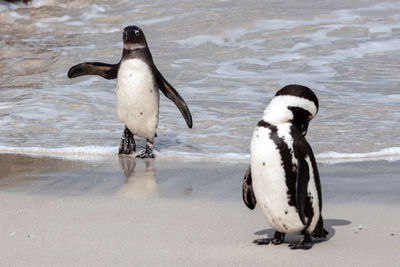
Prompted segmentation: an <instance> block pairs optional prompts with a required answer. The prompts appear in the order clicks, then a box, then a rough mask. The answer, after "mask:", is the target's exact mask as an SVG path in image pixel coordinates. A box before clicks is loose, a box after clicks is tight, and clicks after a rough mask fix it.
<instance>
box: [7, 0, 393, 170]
mask: <svg viewBox="0 0 400 267" xmlns="http://www.w3.org/2000/svg"><path fill="white" fill-rule="evenodd" d="M127 25H138V26H140V27H141V28H142V29H143V30H144V32H145V34H146V37H147V42H148V44H149V47H150V50H151V52H152V54H153V58H154V61H155V63H156V65H157V66H158V68H159V70H160V71H161V72H162V73H163V75H164V77H165V78H166V79H167V80H168V81H169V82H170V83H171V84H172V85H173V86H174V87H175V89H177V90H178V92H179V93H180V94H181V95H182V96H183V98H184V99H185V100H186V102H187V104H188V106H189V108H190V110H191V112H192V115H193V123H194V127H193V129H188V128H187V127H186V124H185V122H184V120H183V118H182V117H181V115H180V113H179V111H178V109H177V108H176V107H175V106H174V104H173V103H172V102H170V101H169V100H168V99H167V98H165V97H164V96H162V97H161V101H160V122H159V126H158V130H157V133H158V138H156V141H155V148H156V150H157V155H158V157H160V158H179V159H206V160H207V159H215V160H228V161H229V160H239V161H248V159H249V143H250V138H251V134H252V131H253V128H254V126H255V125H256V124H257V122H258V121H259V120H260V118H261V116H262V112H263V110H264V109H265V107H266V106H267V104H268V102H269V101H270V99H271V97H272V96H273V95H274V93H275V92H276V91H277V90H278V89H280V88H281V87H283V86H285V85H287V84H292V83H297V84H303V85H306V86H309V87H310V88H312V89H313V90H314V92H315V93H316V94H317V96H318V97H319V100H320V110H319V113H318V115H317V117H316V118H315V119H314V120H313V121H312V122H311V124H310V128H309V132H308V135H307V139H308V141H309V142H310V144H311V145H312V147H313V150H314V152H315V154H316V155H317V158H318V159H319V160H325V161H331V162H334V161H337V160H344V161H346V160H369V159H376V158H379V159H382V158H383V159H388V160H396V159H399V158H400V66H399V62H400V1H385V2H382V1H369V0H366V1H356V2H354V3H350V2H349V1H345V0H333V1H318V2H315V1H305V0H300V1H291V0H289V1H256V0H254V1H185V2H181V1H172V0H167V1H151V2H150V1H128V0H115V1H93V0H77V1H67V0H61V1H52V0H33V1H32V3H31V4H30V5H28V6H26V5H23V4H9V3H5V2H3V1H0V152H3V153H23V154H46V155H53V156H62V157H70V158H94V157H103V156H114V155H116V153H117V150H118V145H119V142H120V137H121V135H122V132H123V129H124V125H123V123H121V122H120V121H119V119H118V116H117V112H116V92H115V84H116V81H115V80H105V79H103V78H101V77H98V76H84V77H79V78H76V79H68V78H67V71H68V69H69V68H70V67H71V66H73V65H75V64H77V63H80V62H83V61H100V62H107V63H116V62H118V61H119V60H120V57H121V52H122V29H123V28H124V27H125V26H127ZM144 143H145V140H143V139H140V138H137V144H138V147H139V149H140V148H143V147H144Z"/></svg>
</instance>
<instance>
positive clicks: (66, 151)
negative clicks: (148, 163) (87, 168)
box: [0, 145, 118, 160]
mask: <svg viewBox="0 0 400 267" xmlns="http://www.w3.org/2000/svg"><path fill="white" fill-rule="evenodd" d="M117 152H118V148H117V147H101V146H82V147H62V148H43V147H10V146H4V145H0V153H4V154H22V155H31V156H47V157H54V158H63V159H68V160H96V159H103V158H104V157H110V156H115V155H116V153H117Z"/></svg>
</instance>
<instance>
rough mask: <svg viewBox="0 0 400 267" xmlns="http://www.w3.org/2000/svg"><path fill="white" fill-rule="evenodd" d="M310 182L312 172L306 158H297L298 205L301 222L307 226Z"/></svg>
mask: <svg viewBox="0 0 400 267" xmlns="http://www.w3.org/2000/svg"><path fill="white" fill-rule="evenodd" d="M309 180H310V171H309V167H308V163H307V161H306V160H305V159H304V157H302V156H301V155H300V156H297V179H296V187H297V188H296V204H297V211H298V212H299V216H300V220H301V222H302V223H303V224H304V225H306V223H305V219H304V209H305V205H306V198H307V186H308V181H309Z"/></svg>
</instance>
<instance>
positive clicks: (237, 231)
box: [0, 154, 400, 266]
mask: <svg viewBox="0 0 400 267" xmlns="http://www.w3.org/2000/svg"><path fill="white" fill-rule="evenodd" d="M399 165H400V164H399V162H392V163H390V162H384V161H380V162H368V163H347V164H337V165H321V164H320V173H321V177H322V186H323V190H324V191H323V197H324V208H323V215H324V219H325V225H326V228H327V230H328V231H329V232H330V234H329V237H328V239H327V240H325V241H322V242H317V243H316V244H315V245H314V247H313V248H312V249H311V250H309V251H292V250H290V249H289V248H288V247H287V243H286V244H283V245H280V246H257V245H254V244H253V243H252V241H253V240H254V239H256V238H260V237H264V236H265V235H269V236H271V235H272V234H273V230H272V229H271V228H270V227H269V226H268V224H267V223H266V221H265V219H264V218H263V216H262V215H261V213H260V211H259V210H258V209H256V210H254V211H250V210H248V209H247V208H246V207H245V206H244V204H243V203H242V201H241V191H240V190H241V188H240V186H241V179H242V176H243V174H244V171H245V169H246V166H247V164H243V163H232V164H230V163H210V162H184V161H180V162H177V161H161V160H156V161H149V162H145V161H142V160H137V161H134V160H132V159H130V158H122V159H118V157H115V158H114V157H113V158H108V159H106V160H103V161H67V160H62V159H54V158H46V157H29V156H21V155H4V154H3V155H0V168H1V174H0V209H1V213H0V236H1V242H0V259H1V266H265V265H268V266H310V265H311V266H398V264H399V262H400V254H399V247H400V212H399V211H400V208H399V203H400V196H399V195H400V194H399V192H400V185H399V184H400V181H399V178H400V177H399V175H398V173H399V171H400V166H399ZM300 238H301V237H300V236H289V237H288V238H287V242H297V241H299V240H300Z"/></svg>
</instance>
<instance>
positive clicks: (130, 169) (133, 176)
mask: <svg viewBox="0 0 400 267" xmlns="http://www.w3.org/2000/svg"><path fill="white" fill-rule="evenodd" d="M119 163H120V166H121V168H122V170H123V172H124V176H125V183H124V184H123V185H121V189H120V191H119V193H120V194H121V195H123V196H125V197H127V198H136V197H146V196H149V195H151V194H152V193H153V192H154V191H155V189H156V187H157V180H156V177H155V176H156V170H155V169H154V159H146V160H145V161H144V163H145V170H136V171H135V168H136V158H132V157H127V156H121V157H120V158H119ZM140 163H142V160H140Z"/></svg>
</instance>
